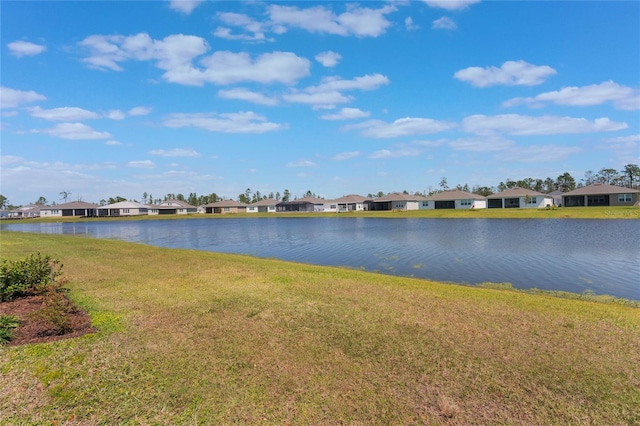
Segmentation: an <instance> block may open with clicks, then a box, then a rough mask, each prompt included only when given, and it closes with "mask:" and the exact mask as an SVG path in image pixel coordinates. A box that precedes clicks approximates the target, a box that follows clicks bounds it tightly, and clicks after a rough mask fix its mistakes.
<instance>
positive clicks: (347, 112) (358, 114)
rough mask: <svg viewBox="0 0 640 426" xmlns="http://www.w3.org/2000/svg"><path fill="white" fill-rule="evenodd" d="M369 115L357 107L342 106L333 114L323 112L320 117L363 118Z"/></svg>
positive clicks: (334, 118) (325, 118) (335, 118)
mask: <svg viewBox="0 0 640 426" xmlns="http://www.w3.org/2000/svg"><path fill="white" fill-rule="evenodd" d="M369 115H370V113H369V112H367V111H362V110H360V109H358V108H342V109H341V110H340V111H338V112H336V113H333V114H324V115H322V116H321V117H320V118H322V119H323V120H353V119H354V118H364V117H368V116H369Z"/></svg>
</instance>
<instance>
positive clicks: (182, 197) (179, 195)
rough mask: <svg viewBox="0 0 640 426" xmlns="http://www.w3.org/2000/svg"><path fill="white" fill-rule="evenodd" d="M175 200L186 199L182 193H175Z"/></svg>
mask: <svg viewBox="0 0 640 426" xmlns="http://www.w3.org/2000/svg"><path fill="white" fill-rule="evenodd" d="M176 200H178V201H186V200H187V199H186V198H184V195H182V194H177V195H176Z"/></svg>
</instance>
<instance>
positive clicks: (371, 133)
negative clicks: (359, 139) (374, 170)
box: [343, 117, 456, 139]
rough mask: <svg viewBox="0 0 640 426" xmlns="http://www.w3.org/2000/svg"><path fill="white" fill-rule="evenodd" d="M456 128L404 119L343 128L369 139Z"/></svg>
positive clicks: (441, 122) (373, 121) (448, 125)
mask: <svg viewBox="0 0 640 426" xmlns="http://www.w3.org/2000/svg"><path fill="white" fill-rule="evenodd" d="M454 127H456V124H455V123H452V122H447V121H438V120H433V119H431V118H413V117H406V118H400V119H398V120H395V121H394V122H393V123H386V122H384V121H381V120H369V121H365V122H363V123H359V124H354V125H348V126H344V127H343V129H344V130H351V129H360V130H361V132H360V134H361V135H362V136H367V137H371V138H377V139H378V138H397V137H402V136H414V135H426V134H431V133H438V132H443V131H445V130H449V129H452V128H454Z"/></svg>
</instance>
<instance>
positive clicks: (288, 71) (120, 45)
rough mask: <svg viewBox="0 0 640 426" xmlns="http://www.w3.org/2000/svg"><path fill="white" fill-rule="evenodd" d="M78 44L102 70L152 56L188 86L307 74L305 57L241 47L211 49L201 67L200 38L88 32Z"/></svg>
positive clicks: (169, 77) (171, 78) (167, 75)
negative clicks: (241, 49)
mask: <svg viewBox="0 0 640 426" xmlns="http://www.w3.org/2000/svg"><path fill="white" fill-rule="evenodd" d="M79 45H80V46H81V47H82V48H85V49H88V51H89V52H88V53H89V54H88V56H87V57H86V58H84V59H83V62H85V63H86V64H88V65H89V66H90V67H93V68H97V69H101V70H112V71H122V70H123V68H122V67H121V66H120V63H121V62H124V61H127V60H138V61H149V60H154V61H156V62H155V65H156V67H157V68H159V69H161V70H163V71H165V72H164V74H163V75H162V78H163V79H164V80H165V81H168V82H171V83H177V84H183V85H190V86H202V85H203V84H204V83H207V82H208V83H214V84H232V83H238V82H243V81H251V82H257V83H283V84H295V83H296V82H297V81H298V80H299V79H300V78H302V77H306V76H307V75H309V68H310V65H311V63H310V61H309V60H308V59H305V58H301V57H299V56H297V55H295V54H294V53H291V52H278V51H276V52H271V53H264V54H261V55H259V56H257V57H256V58H255V59H254V58H251V56H250V55H249V54H248V53H246V52H241V53H233V52H229V51H218V52H214V53H213V54H211V55H209V56H205V57H203V58H202V59H200V61H199V63H200V65H202V67H196V66H194V64H193V61H194V60H195V59H196V58H197V57H199V56H201V55H203V54H205V53H206V52H207V51H208V50H209V45H208V43H207V42H206V40H205V39H203V38H201V37H196V36H189V35H184V34H173V35H169V36H167V37H165V38H164V39H162V40H153V39H151V37H150V36H149V35H148V34H146V33H141V34H137V35H134V36H128V37H125V36H118V35H110V36H109V35H108V36H103V35H92V36H89V37H87V38H85V39H84V40H82V41H81V42H80V43H79Z"/></svg>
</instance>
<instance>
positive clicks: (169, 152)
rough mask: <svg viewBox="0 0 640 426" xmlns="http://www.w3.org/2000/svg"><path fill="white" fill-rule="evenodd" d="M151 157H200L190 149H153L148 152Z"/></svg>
mask: <svg viewBox="0 0 640 426" xmlns="http://www.w3.org/2000/svg"><path fill="white" fill-rule="evenodd" d="M149 154H151V155H159V156H161V157H200V156H201V155H200V153H199V152H198V151H196V150H195V149H192V148H186V149H185V148H174V149H154V150H152V151H149Z"/></svg>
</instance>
